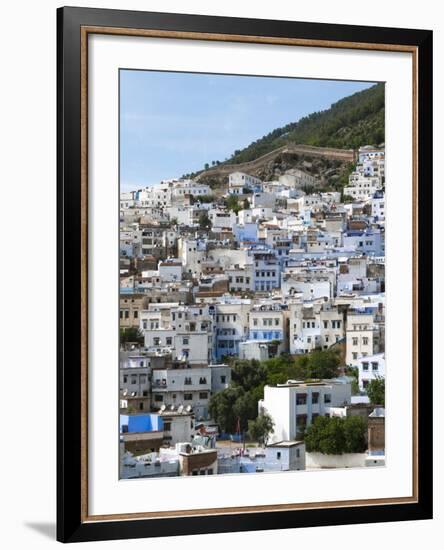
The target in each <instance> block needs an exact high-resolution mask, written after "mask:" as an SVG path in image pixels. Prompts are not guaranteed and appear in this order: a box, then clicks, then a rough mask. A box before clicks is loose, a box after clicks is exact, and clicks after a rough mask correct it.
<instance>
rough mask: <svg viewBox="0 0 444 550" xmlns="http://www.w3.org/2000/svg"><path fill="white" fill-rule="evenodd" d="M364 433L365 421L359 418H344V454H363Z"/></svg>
mask: <svg viewBox="0 0 444 550" xmlns="http://www.w3.org/2000/svg"><path fill="white" fill-rule="evenodd" d="M365 431H366V424H365V420H364V419H363V418H361V417H360V416H347V417H346V418H345V420H344V436H345V452H346V453H363V452H364V451H365V450H366V448H367V444H366V441H365Z"/></svg>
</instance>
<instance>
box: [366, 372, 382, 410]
mask: <svg viewBox="0 0 444 550" xmlns="http://www.w3.org/2000/svg"><path fill="white" fill-rule="evenodd" d="M366 390H367V395H368V398H369V399H370V403H371V404H372V405H380V406H381V407H385V378H382V377H378V378H375V379H373V380H370V382H369V384H368V386H367V388H366Z"/></svg>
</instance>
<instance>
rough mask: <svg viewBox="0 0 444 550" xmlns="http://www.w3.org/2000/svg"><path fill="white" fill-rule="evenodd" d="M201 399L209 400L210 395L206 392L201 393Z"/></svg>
mask: <svg viewBox="0 0 444 550" xmlns="http://www.w3.org/2000/svg"><path fill="white" fill-rule="evenodd" d="M199 399H208V393H207V392H206V391H202V392H200V393H199Z"/></svg>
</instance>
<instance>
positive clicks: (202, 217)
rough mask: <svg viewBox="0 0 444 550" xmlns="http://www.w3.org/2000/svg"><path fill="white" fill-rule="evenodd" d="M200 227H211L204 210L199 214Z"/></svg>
mask: <svg viewBox="0 0 444 550" xmlns="http://www.w3.org/2000/svg"><path fill="white" fill-rule="evenodd" d="M199 227H200V229H211V220H210V218H209V217H208V214H207V213H206V212H202V213H201V214H200V216H199Z"/></svg>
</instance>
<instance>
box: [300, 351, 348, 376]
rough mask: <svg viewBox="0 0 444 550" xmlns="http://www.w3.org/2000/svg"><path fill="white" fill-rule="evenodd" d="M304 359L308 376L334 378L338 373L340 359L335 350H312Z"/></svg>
mask: <svg viewBox="0 0 444 550" xmlns="http://www.w3.org/2000/svg"><path fill="white" fill-rule="evenodd" d="M305 359H306V362H307V377H308V378H335V377H336V376H338V374H339V364H340V362H341V360H340V356H339V352H338V351H337V350H334V349H327V350H314V351H312V352H311V353H309V354H308V355H306V356H305Z"/></svg>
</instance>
